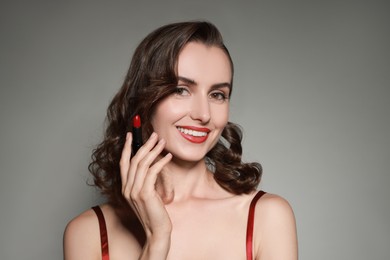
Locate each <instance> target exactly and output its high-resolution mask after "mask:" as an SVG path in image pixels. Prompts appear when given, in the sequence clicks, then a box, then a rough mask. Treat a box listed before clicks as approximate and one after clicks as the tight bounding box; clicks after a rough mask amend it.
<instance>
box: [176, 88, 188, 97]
mask: <svg viewBox="0 0 390 260" xmlns="http://www.w3.org/2000/svg"><path fill="white" fill-rule="evenodd" d="M175 94H176V95H179V96H188V95H189V94H190V92H189V91H188V89H186V88H183V87H177V88H176V90H175Z"/></svg>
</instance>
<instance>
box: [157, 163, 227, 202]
mask: <svg viewBox="0 0 390 260" xmlns="http://www.w3.org/2000/svg"><path fill="white" fill-rule="evenodd" d="M156 187H157V190H158V191H159V193H160V195H162V198H163V200H164V201H165V202H166V203H167V204H168V203H170V202H172V201H173V202H178V201H184V200H187V199H191V198H202V197H204V194H210V191H213V190H214V191H215V190H220V189H222V188H221V187H220V186H219V185H218V184H217V183H216V181H215V180H214V177H213V174H212V173H211V172H210V171H209V170H208V168H207V166H206V162H205V161H204V160H201V161H198V162H183V161H180V160H177V159H176V158H173V159H172V161H171V162H170V163H169V164H168V165H166V166H165V167H164V170H163V171H162V172H161V174H160V178H159V180H158V181H157V185H156Z"/></svg>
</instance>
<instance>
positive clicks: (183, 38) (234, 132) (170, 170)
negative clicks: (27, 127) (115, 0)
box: [64, 22, 297, 260]
mask: <svg viewBox="0 0 390 260" xmlns="http://www.w3.org/2000/svg"><path fill="white" fill-rule="evenodd" d="M232 82H233V62H232V60H231V57H230V54H229V52H228V50H227V48H226V47H225V45H224V43H223V40H222V37H221V35H220V33H219V31H218V30H217V28H216V27H215V26H214V25H213V24H211V23H208V22H183V23H175V24H169V25H166V26H163V27H161V28H158V29H157V30H155V31H153V32H152V33H151V34H149V35H148V36H147V37H146V38H145V39H144V40H143V41H142V42H141V43H140V45H139V46H138V48H137V49H136V51H135V53H134V56H133V59H132V62H131V64H130V68H129V70H128V73H127V76H126V79H125V81H124V83H123V85H122V88H121V89H120V90H119V92H118V93H117V94H116V96H115V97H114V99H113V100H112V102H111V104H110V106H109V108H108V112H107V123H108V125H107V129H106V133H105V137H104V140H103V141H102V143H101V144H100V145H98V147H97V148H96V149H95V150H94V152H93V156H92V158H93V161H92V162H91V164H90V171H91V173H92V174H93V176H94V179H95V185H96V186H97V187H98V188H100V190H101V191H102V193H103V194H104V195H106V196H107V199H108V201H107V203H106V204H103V205H100V206H95V207H93V209H91V210H87V211H86V212H84V213H82V214H81V215H79V216H77V217H76V218H74V219H73V220H72V221H71V222H70V223H69V224H68V226H67V228H66V230H65V235H64V258H65V259H68V260H69V259H101V258H103V259H109V258H110V257H111V258H115V259H284V260H285V259H287V260H289V259H297V242H296V231H295V220H294V215H293V212H292V210H291V208H290V206H289V204H288V203H287V202H286V201H285V200H284V199H283V198H281V197H279V196H277V195H273V194H270V193H265V192H263V191H257V190H256V188H257V186H258V184H259V182H260V178H261V166H260V164H258V163H243V162H242V160H241V154H242V147H241V138H242V134H241V131H240V129H239V128H238V126H236V125H235V124H234V123H231V122H229V100H230V95H231V91H232V86H233V83H232ZM135 115H140V117H141V118H142V122H143V126H142V127H143V139H144V140H147V141H146V142H145V144H144V145H143V146H142V147H141V148H140V149H139V150H138V152H137V153H136V154H135V155H134V156H132V153H131V143H132V140H133V137H132V134H131V122H132V118H133V117H134V116H135ZM222 140H223V141H222ZM255 210H256V214H255ZM245 249H246V250H245Z"/></svg>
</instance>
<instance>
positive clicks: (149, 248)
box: [120, 133, 172, 259]
mask: <svg viewBox="0 0 390 260" xmlns="http://www.w3.org/2000/svg"><path fill="white" fill-rule="evenodd" d="M131 142H132V135H131V133H128V134H127V136H126V142H125V145H124V148H123V151H122V156H121V160H120V172H121V179H122V194H123V196H124V197H125V198H126V199H127V201H128V202H129V204H130V206H131V207H132V209H133V210H134V212H135V213H136V214H137V216H138V219H139V220H140V222H141V223H142V225H143V228H144V230H145V233H146V238H147V242H146V245H145V247H144V251H143V253H142V256H141V259H142V258H143V257H144V256H145V257H147V258H148V259H165V258H166V255H167V254H168V251H169V245H170V235H171V230H172V223H171V220H170V218H169V215H168V212H167V210H166V209H165V206H164V203H163V201H162V199H161V197H160V196H159V194H158V192H157V191H156V188H155V184H156V181H157V177H158V175H159V174H160V172H161V171H162V170H163V168H164V166H165V165H166V164H167V163H168V162H169V161H170V160H171V159H172V155H171V154H170V153H168V154H167V155H165V156H164V157H162V158H161V159H160V157H161V156H160V154H161V152H162V151H163V149H164V146H165V141H164V140H163V139H161V140H160V141H158V137H157V134H156V133H153V134H152V135H151V136H150V138H149V140H148V141H147V142H146V143H145V144H144V145H143V146H142V147H141V148H140V149H139V150H138V152H137V154H136V155H134V156H133V157H132V158H131ZM164 255H165V256H164ZM154 256H156V258H155V257H154Z"/></svg>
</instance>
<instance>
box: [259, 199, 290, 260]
mask: <svg viewBox="0 0 390 260" xmlns="http://www.w3.org/2000/svg"><path fill="white" fill-rule="evenodd" d="M255 233H256V234H257V239H256V240H257V241H256V244H257V246H258V247H257V248H260V245H261V248H262V249H263V250H262V251H263V252H262V255H263V256H264V255H269V254H270V255H275V254H278V253H276V252H275V251H277V248H278V247H279V248H283V247H284V250H281V251H284V252H285V253H283V255H281V257H280V259H295V258H294V257H293V256H294V255H296V248H297V246H296V245H297V236H296V224H295V216H294V212H293V209H292V207H291V205H290V203H289V202H288V201H287V200H286V199H285V198H283V197H282V196H279V195H277V194H272V193H265V194H264V195H263V196H262V197H261V199H259V200H258V201H257V203H256V213H255ZM281 254H282V253H281ZM283 257H285V258H283ZM260 259H263V258H260ZM265 259H267V257H265ZM276 259H279V258H276Z"/></svg>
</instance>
